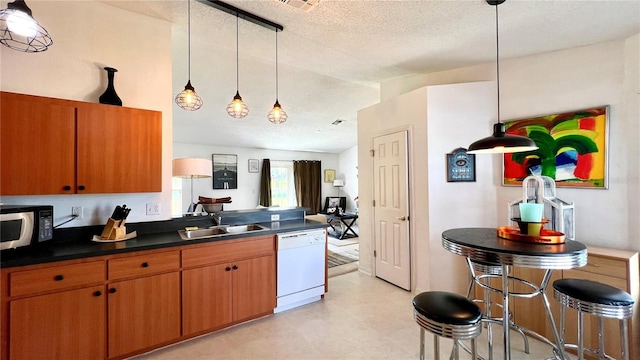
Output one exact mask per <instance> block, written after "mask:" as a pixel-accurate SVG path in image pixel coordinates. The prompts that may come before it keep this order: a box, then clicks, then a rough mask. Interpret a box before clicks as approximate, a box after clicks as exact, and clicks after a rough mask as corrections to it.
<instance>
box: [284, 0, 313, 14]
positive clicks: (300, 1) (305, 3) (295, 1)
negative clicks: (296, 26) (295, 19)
mask: <svg viewBox="0 0 640 360" xmlns="http://www.w3.org/2000/svg"><path fill="white" fill-rule="evenodd" d="M277 1H279V2H281V3H284V4H287V5H290V6H293V7H294V8H296V9H300V10H303V11H307V12H309V11H311V10H313V9H314V8H315V7H316V5H318V3H320V0H277Z"/></svg>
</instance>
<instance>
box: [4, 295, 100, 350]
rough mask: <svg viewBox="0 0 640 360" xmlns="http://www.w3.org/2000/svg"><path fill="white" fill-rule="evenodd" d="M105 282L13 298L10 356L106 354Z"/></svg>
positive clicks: (11, 306) (11, 304)
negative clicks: (47, 293)
mask: <svg viewBox="0 0 640 360" xmlns="http://www.w3.org/2000/svg"><path fill="white" fill-rule="evenodd" d="M105 303H106V295H105V293H104V285H102V286H95V287H89V288H84V289H79V290H70V291H62V292H57V293H53V294H49V295H40V296H33V297H29V298H24V299H19V300H14V301H11V303H10V315H9V316H10V319H11V321H10V328H9V339H10V340H9V356H10V358H11V359H15V360H19V359H32V360H36V359H43V360H44V359H46V360H55V359H60V360H74V359H77V360H86V359H103V358H104V357H105V329H106V325H105Z"/></svg>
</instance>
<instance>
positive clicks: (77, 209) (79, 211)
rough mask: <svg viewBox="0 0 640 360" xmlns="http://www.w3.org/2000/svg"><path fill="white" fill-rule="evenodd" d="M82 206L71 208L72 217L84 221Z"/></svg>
mask: <svg viewBox="0 0 640 360" xmlns="http://www.w3.org/2000/svg"><path fill="white" fill-rule="evenodd" d="M82 210H83V209H82V206H74V207H72V208H71V216H75V217H76V219H84V211H82Z"/></svg>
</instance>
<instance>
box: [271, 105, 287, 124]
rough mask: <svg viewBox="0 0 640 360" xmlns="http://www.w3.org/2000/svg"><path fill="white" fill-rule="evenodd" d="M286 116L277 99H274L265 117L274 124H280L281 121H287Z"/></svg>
mask: <svg viewBox="0 0 640 360" xmlns="http://www.w3.org/2000/svg"><path fill="white" fill-rule="evenodd" d="M288 117H289V116H288V115H287V113H286V112H285V111H284V110H282V107H281V106H280V103H279V102H278V100H276V103H275V104H273V109H271V111H269V114H267V118H269V121H271V122H272V123H274V124H282V123H283V122H285V121H287V118H288Z"/></svg>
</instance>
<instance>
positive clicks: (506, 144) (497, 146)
mask: <svg viewBox="0 0 640 360" xmlns="http://www.w3.org/2000/svg"><path fill="white" fill-rule="evenodd" d="M486 2H487V4H489V5H492V6H495V7H496V77H497V79H496V83H497V95H498V96H497V97H498V122H497V123H495V124H493V135H491V136H489V137H486V138H483V139H480V140H478V141H476V142H474V143H472V144H471V145H469V149H468V150H467V153H470V154H506V153H515V152H523V151H532V150H535V149H537V148H538V146H537V145H536V143H535V142H534V141H533V140H531V139H529V138H528V137H525V136H519V135H509V134H507V133H506V132H505V126H504V124H503V123H501V122H500V38H499V32H498V5H500V4H502V3H503V2H505V0H486Z"/></svg>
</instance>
